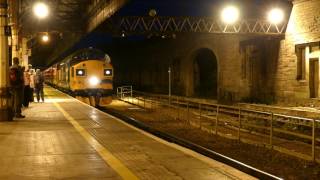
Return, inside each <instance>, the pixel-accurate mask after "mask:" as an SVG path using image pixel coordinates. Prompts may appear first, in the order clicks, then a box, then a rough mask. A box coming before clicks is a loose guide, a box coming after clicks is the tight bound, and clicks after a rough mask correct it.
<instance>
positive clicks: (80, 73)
mask: <svg viewBox="0 0 320 180" xmlns="http://www.w3.org/2000/svg"><path fill="white" fill-rule="evenodd" d="M70 74H71V77H70V89H71V90H72V91H73V93H74V94H75V95H76V96H94V97H105V96H110V95H111V94H112V90H113V85H112V79H113V68H112V65H111V64H110V63H108V62H105V61H102V60H85V61H82V62H80V63H77V64H73V65H72V64H71V72H70Z"/></svg>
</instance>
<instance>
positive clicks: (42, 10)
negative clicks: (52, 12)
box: [33, 2, 49, 19]
mask: <svg viewBox="0 0 320 180" xmlns="http://www.w3.org/2000/svg"><path fill="white" fill-rule="evenodd" d="M33 13H34V15H35V16H36V17H37V18H39V19H44V18H46V17H47V16H48V15H49V8H48V5H47V4H45V3H43V2H36V3H35V4H34V5H33Z"/></svg>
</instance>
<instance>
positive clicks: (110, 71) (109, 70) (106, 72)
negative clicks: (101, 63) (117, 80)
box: [104, 69, 112, 76]
mask: <svg viewBox="0 0 320 180" xmlns="http://www.w3.org/2000/svg"><path fill="white" fill-rule="evenodd" d="M104 75H105V76H112V69H105V70H104Z"/></svg>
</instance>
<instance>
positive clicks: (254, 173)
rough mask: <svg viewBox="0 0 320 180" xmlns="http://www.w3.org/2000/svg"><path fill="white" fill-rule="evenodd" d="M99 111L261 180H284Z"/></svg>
mask: <svg viewBox="0 0 320 180" xmlns="http://www.w3.org/2000/svg"><path fill="white" fill-rule="evenodd" d="M99 109H100V110H102V111H104V112H106V113H109V114H111V115H113V116H115V117H117V118H119V119H121V120H123V121H125V122H127V123H129V124H131V125H133V126H135V127H137V128H140V129H142V130H144V131H147V132H149V133H151V134H153V135H155V136H157V137H160V138H162V139H165V140H167V141H169V142H173V143H176V144H178V145H181V146H183V147H186V148H188V149H191V150H193V151H196V152H198V153H200V154H202V155H205V156H207V157H210V158H212V159H215V160H217V161H219V162H222V163H224V164H227V165H229V166H232V167H234V168H236V169H239V170H240V171H242V172H245V173H247V174H250V175H252V176H254V177H257V178H259V179H277V180H280V179H282V178H280V177H277V176H274V175H272V174H269V173H267V172H264V171H261V170H259V169H256V168H254V167H251V166H249V165H247V164H244V163H242V162H239V161H236V160H234V159H232V158H229V157H227V156H224V155H222V154H220V153H217V152H215V151H212V150H210V149H207V148H204V147H202V146H200V145H198V144H195V143H192V142H190V141H188V140H185V139H182V138H179V137H177V136H174V135H171V134H168V133H165V132H162V131H159V130H157V129H155V128H153V127H151V126H148V125H146V124H144V123H142V122H141V121H139V120H137V119H134V118H132V117H128V116H126V115H124V114H120V113H118V112H115V111H113V110H111V109H109V108H105V107H99Z"/></svg>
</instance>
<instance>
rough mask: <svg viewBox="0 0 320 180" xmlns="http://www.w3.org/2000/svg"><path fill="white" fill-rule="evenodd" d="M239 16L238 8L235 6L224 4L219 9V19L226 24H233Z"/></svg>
mask: <svg viewBox="0 0 320 180" xmlns="http://www.w3.org/2000/svg"><path fill="white" fill-rule="evenodd" d="M239 16H240V12H239V9H238V8H237V7H236V6H231V5H230V6H226V7H225V8H223V9H222V11H221V20H222V21H223V22H224V23H226V24H234V23H235V22H236V21H238V19H239Z"/></svg>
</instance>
